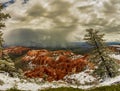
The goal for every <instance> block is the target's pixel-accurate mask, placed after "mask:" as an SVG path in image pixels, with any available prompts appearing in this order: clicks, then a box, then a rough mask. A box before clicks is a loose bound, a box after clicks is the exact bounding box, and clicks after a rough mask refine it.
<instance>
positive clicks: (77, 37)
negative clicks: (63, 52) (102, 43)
mask: <svg viewBox="0 0 120 91" xmlns="http://www.w3.org/2000/svg"><path fill="white" fill-rule="evenodd" d="M0 1H1V2H5V1H9V0H0ZM23 1H24V0H16V1H15V3H13V4H10V5H9V4H8V7H6V8H5V10H4V11H5V12H7V13H9V14H10V15H11V17H12V18H11V19H9V20H8V21H6V28H5V29H4V30H5V34H4V38H5V42H6V43H7V44H18V45H19V44H26V45H31V44H32V45H34V44H35V43H36V44H38V45H44V46H47V45H49V46H56V45H61V46H64V45H66V44H67V43H68V42H78V41H83V36H84V34H85V33H86V32H85V30H86V29H87V28H94V29H97V30H100V31H101V33H105V34H106V35H105V39H106V40H107V41H110V42H111V41H118V42H120V0H29V1H28V0H27V1H28V2H27V3H24V2H23Z"/></svg>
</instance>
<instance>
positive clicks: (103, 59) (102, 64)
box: [84, 29, 118, 79]
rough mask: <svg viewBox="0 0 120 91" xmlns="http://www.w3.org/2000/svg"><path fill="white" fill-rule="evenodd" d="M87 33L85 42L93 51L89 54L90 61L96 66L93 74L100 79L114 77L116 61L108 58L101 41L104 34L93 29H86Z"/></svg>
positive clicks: (116, 72) (116, 67) (106, 49)
mask: <svg viewBox="0 0 120 91" xmlns="http://www.w3.org/2000/svg"><path fill="white" fill-rule="evenodd" d="M86 31H87V32H88V33H87V34H86V35H85V38H84V39H85V40H86V42H87V43H88V44H89V45H91V47H92V48H93V51H92V52H91V56H90V60H91V61H92V62H94V63H95V64H96V65H97V68H96V69H95V71H94V73H95V74H97V75H98V76H100V77H101V78H103V79H104V78H105V77H115V76H116V75H117V74H118V65H117V63H116V61H115V60H114V59H113V58H111V57H110V56H109V52H110V51H108V48H107V46H106V44H105V41H104V40H103V37H104V34H100V33H99V31H97V30H94V29H87V30H86Z"/></svg>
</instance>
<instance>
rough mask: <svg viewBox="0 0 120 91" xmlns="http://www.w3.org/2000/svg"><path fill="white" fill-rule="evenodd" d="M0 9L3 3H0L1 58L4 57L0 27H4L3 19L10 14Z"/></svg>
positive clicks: (0, 34)
mask: <svg viewBox="0 0 120 91" xmlns="http://www.w3.org/2000/svg"><path fill="white" fill-rule="evenodd" d="M2 10H3V5H1V4H0V52H1V55H0V56H1V59H3V58H4V55H3V51H2V50H3V42H4V40H3V38H2V36H3V32H2V31H1V29H2V28H3V27H5V23H4V20H6V19H7V18H10V15H9V14H5V13H3V12H2Z"/></svg>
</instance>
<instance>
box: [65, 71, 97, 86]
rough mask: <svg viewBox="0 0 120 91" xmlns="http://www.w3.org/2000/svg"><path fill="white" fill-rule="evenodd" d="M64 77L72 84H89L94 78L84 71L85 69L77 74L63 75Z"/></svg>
mask: <svg viewBox="0 0 120 91" xmlns="http://www.w3.org/2000/svg"><path fill="white" fill-rule="evenodd" d="M64 78H65V79H66V80H67V82H70V81H71V83H73V84H81V85H85V84H87V83H88V84H90V83H91V82H94V81H95V80H96V79H95V78H94V77H93V76H91V75H89V74H88V73H85V71H84V72H80V73H77V74H72V75H70V76H65V77H64Z"/></svg>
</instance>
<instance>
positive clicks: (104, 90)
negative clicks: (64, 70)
mask: <svg viewBox="0 0 120 91" xmlns="http://www.w3.org/2000/svg"><path fill="white" fill-rule="evenodd" d="M40 91H120V84H118V85H111V86H103V87H97V88H93V89H89V90H82V89H78V88H69V87H61V88H50V89H45V90H40Z"/></svg>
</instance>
